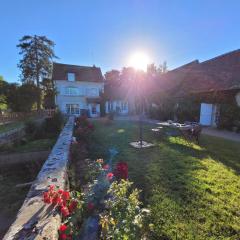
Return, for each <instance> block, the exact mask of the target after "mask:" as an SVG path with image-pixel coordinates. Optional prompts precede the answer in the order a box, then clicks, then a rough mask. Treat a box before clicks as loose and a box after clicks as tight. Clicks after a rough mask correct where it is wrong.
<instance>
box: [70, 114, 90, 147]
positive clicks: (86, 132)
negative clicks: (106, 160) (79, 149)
mask: <svg viewBox="0 0 240 240" xmlns="http://www.w3.org/2000/svg"><path fill="white" fill-rule="evenodd" d="M93 131H94V125H93V124H92V123H90V122H89V120H88V119H87V117H86V116H81V117H77V118H76V119H75V128H74V136H75V137H76V140H77V142H80V141H83V142H85V143H88V142H89V140H90V137H91V134H92V132H93Z"/></svg>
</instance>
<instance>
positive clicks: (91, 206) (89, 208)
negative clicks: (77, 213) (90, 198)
mask: <svg viewBox="0 0 240 240" xmlns="http://www.w3.org/2000/svg"><path fill="white" fill-rule="evenodd" d="M87 208H88V210H92V209H93V208H94V204H93V203H92V202H89V203H88V206H87Z"/></svg>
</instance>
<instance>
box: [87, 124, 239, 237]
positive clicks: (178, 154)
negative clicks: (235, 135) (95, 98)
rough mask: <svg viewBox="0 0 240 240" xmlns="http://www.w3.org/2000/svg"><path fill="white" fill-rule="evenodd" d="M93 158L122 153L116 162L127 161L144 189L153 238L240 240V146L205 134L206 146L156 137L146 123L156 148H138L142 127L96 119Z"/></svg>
mask: <svg viewBox="0 0 240 240" xmlns="http://www.w3.org/2000/svg"><path fill="white" fill-rule="evenodd" d="M94 123H95V126H96V130H95V133H94V136H93V141H92V144H91V146H90V149H91V151H90V152H91V158H93V159H96V158H99V157H103V158H105V159H107V158H108V148H109V147H116V148H117V149H118V151H119V154H118V156H117V157H116V159H115V160H114V161H115V162H117V161H126V162H128V165H129V177H130V180H132V181H134V183H135V185H136V186H137V187H139V188H140V189H142V196H141V197H142V200H143V202H144V204H145V206H148V207H149V208H150V209H151V213H152V222H153V224H154V233H153V236H152V239H183V240H185V239H204V240H205V239H217V240H220V239H231V240H232V239H240V176H239V174H240V157H239V156H240V147H239V143H235V142H231V141H227V140H223V139H219V138H214V137H209V136H204V135H203V136H202V137H201V139H200V146H197V145H195V144H192V145H190V146H189V145H188V144H187V143H186V142H185V141H184V140H182V139H181V138H179V137H166V138H159V137H158V138H156V137H154V136H153V134H152V132H151V131H150V129H151V128H152V126H151V125H144V140H146V141H150V142H153V143H155V144H156V146H155V147H153V148H151V149H141V150H136V149H133V148H131V147H130V146H129V142H131V141H134V140H137V138H138V125H137V124H135V123H129V122H125V121H122V122H121V121H119V122H117V121H114V124H113V125H108V126H106V125H104V124H103V123H101V122H99V121H95V122H94Z"/></svg>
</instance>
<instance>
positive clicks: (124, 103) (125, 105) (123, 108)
mask: <svg viewBox="0 0 240 240" xmlns="http://www.w3.org/2000/svg"><path fill="white" fill-rule="evenodd" d="M121 108H122V110H123V111H125V110H127V102H122V103H121Z"/></svg>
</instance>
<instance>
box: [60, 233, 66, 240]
mask: <svg viewBox="0 0 240 240" xmlns="http://www.w3.org/2000/svg"><path fill="white" fill-rule="evenodd" d="M59 238H60V239H63V240H64V239H67V235H66V234H65V233H62V234H60V235H59Z"/></svg>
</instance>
